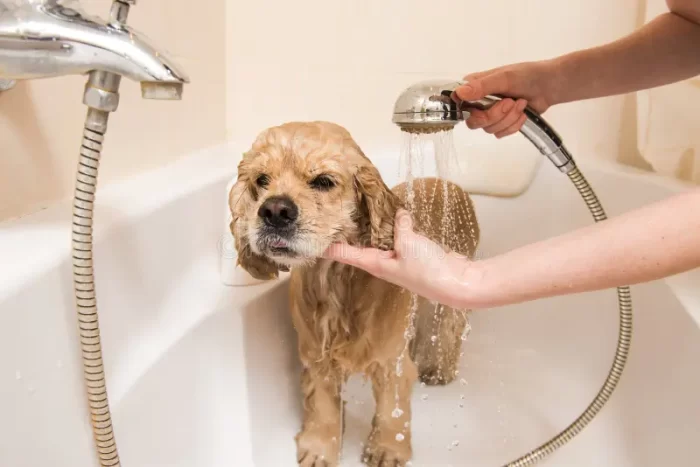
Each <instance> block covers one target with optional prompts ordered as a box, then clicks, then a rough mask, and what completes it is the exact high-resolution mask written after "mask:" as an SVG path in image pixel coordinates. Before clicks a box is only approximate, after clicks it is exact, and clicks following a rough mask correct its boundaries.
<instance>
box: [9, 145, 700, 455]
mask: <svg viewBox="0 0 700 467" xmlns="http://www.w3.org/2000/svg"><path fill="white" fill-rule="evenodd" d="M239 154H240V151H238V150H236V149H234V150H231V149H230V148H227V147H222V148H217V149H213V150H211V151H206V152H203V153H201V154H196V155H193V156H192V157H191V158H189V159H186V160H182V161H181V162H179V163H177V164H175V165H173V166H170V167H167V168H164V169H161V170H158V171H156V172H153V173H149V174H146V175H143V176H140V177H137V178H135V179H132V180H128V181H126V182H124V183H121V184H118V185H113V186H110V187H108V188H106V189H104V190H100V191H99V192H98V203H97V206H96V219H95V221H96V246H95V261H96V262H95V264H96V281H97V282H96V286H97V294H98V307H99V310H100V318H101V330H102V338H103V349H104V358H105V364H106V369H107V381H108V390H109V397H110V402H111V408H112V414H113V420H114V429H115V433H116V440H117V444H118V447H119V453H120V455H121V460H122V465H123V466H124V467H247V466H253V465H255V466H260V467H284V466H294V465H296V463H295V446H294V441H293V437H294V435H295V433H296V431H297V429H298V427H299V424H300V408H299V405H300V397H299V391H298V389H297V378H298V373H299V368H298V364H297V355H296V348H295V334H294V332H293V329H292V327H291V325H290V321H289V317H288V314H287V295H286V281H285V280H282V281H278V282H274V283H267V284H262V285H255V286H248V287H226V286H224V285H222V284H221V282H220V277H219V261H220V259H221V258H220V256H221V251H222V249H221V239H222V236H221V232H222V230H221V227H222V218H221V215H222V213H223V212H224V210H225V202H226V193H225V191H226V185H227V182H228V181H229V180H230V179H231V177H232V176H233V175H234V173H235V166H236V162H237V160H238V155H239ZM372 154H379V153H372ZM374 160H375V162H376V163H377V165H378V166H379V167H380V169H381V170H382V172H383V173H384V175H385V177H386V178H387V182H389V183H390V184H391V183H394V182H396V179H395V177H396V174H397V170H396V168H395V166H396V160H397V159H396V156H395V155H394V154H391V153H389V152H387V153H386V154H385V156H374ZM580 166H581V167H582V169H583V170H584V173H585V175H586V176H587V177H588V179H589V181H590V182H591V183H592V185H593V187H594V189H595V190H596V192H597V193H598V195H599V197H600V199H601V201H602V202H603V204H604V207H605V208H606V210H607V212H608V214H609V215H611V216H612V215H616V214H619V213H621V212H623V211H625V210H628V209H630V208H633V207H635V206H638V205H641V204H643V203H647V202H650V201H653V200H657V199H661V198H663V197H665V196H668V195H670V194H671V193H673V192H675V191H678V190H681V189H683V188H684V187H683V186H681V185H677V184H675V183H671V182H666V181H662V180H661V179H658V178H656V177H653V176H648V175H642V174H636V173H634V172H632V171H629V170H622V169H620V168H619V167H607V166H603V165H600V164H599V163H584V162H583V161H581V162H580ZM550 193H551V194H550ZM477 209H478V216H479V220H480V223H481V226H482V232H483V242H482V245H481V251H482V254H496V253H498V252H502V251H505V250H507V249H510V248H513V247H515V246H518V245H521V244H524V243H526V242H531V241H534V240H539V239H543V238H545V237H549V236H552V235H555V234H559V233H562V232H564V231H567V230H570V229H574V228H576V227H579V226H583V225H586V224H588V223H590V222H592V221H591V219H590V215H589V213H588V211H587V210H586V208H585V206H584V204H583V202H582V201H581V200H580V199H579V195H578V193H577V192H576V191H575V189H574V188H573V186H572V185H571V184H570V182H569V180H568V178H567V177H566V176H564V175H562V174H560V173H559V172H558V171H556V170H555V169H554V168H553V167H552V166H551V165H550V164H549V163H548V162H546V161H545V162H544V163H542V164H541V165H540V167H539V169H538V172H537V176H536V179H535V181H534V183H533V185H532V186H531V187H530V189H529V190H528V191H527V192H526V193H525V194H523V195H522V196H519V197H517V198H511V199H503V198H501V199H499V198H490V197H477ZM70 211H71V210H70V203H69V202H68V201H67V202H66V203H64V204H61V205H59V206H55V207H52V208H50V209H47V210H44V211H42V212H39V213H37V214H35V215H32V216H28V217H26V218H23V219H20V220H18V221H15V222H12V223H8V224H3V225H0V261H1V264H0V278H1V279H0V346H1V349H2V351H1V352H0V388H2V394H3V397H2V399H1V400H0V466H2V467H39V466H47V465H51V466H54V467H93V466H96V465H97V463H96V457H95V456H94V454H93V446H92V439H91V432H90V427H89V424H88V418H89V417H88V413H87V408H86V403H85V399H84V392H83V386H82V384H83V380H82V367H81V360H80V357H79V346H78V341H77V332H76V328H77V325H76V316H75V311H74V299H73V292H72V270H71V266H70V252H69V247H70V234H69V232H70V228H69V223H70ZM513 225H521V226H527V228H522V229H520V230H519V231H517V232H514V231H513V229H512V226H513ZM693 284H694V288H693ZM698 284H700V280H699V279H698V274H697V271H695V272H693V273H688V274H685V275H682V276H678V277H675V278H673V279H672V280H668V281H659V282H655V283H651V284H648V285H644V286H638V287H633V288H632V298H633V304H634V312H635V321H634V335H633V340H632V353H631V355H630V359H629V364H628V366H627V368H626V370H625V373H624V377H623V381H622V383H621V385H620V386H619V388H618V390H617V391H616V392H615V394H614V395H613V397H612V399H611V401H610V403H609V404H608V405H607V406H606V407H605V409H604V410H603V411H602V413H601V414H600V415H599V416H598V418H596V419H595V420H594V421H593V422H592V423H591V424H590V425H589V426H588V427H587V428H586V429H585V430H584V431H583V433H582V434H580V435H579V436H578V437H577V438H575V439H574V440H573V441H572V442H571V443H570V444H568V445H566V446H565V447H564V448H563V449H561V450H560V451H558V452H557V453H555V454H554V455H553V456H551V457H550V458H548V459H547V461H546V462H544V464H545V465H553V466H567V467H568V466H594V465H595V466H610V467H612V466H615V467H646V466H648V467H660V466H665V465H668V466H671V465H673V466H675V465H679V466H680V465H683V466H689V465H697V460H696V459H697V458H698V456H700V443H698V440H700V397H699V395H700V372H699V371H698V369H699V368H700V365H699V364H698V356H700V330H699V329H698V322H700V287H698ZM617 320H618V314H617V302H616V294H615V291H614V290H610V291H604V292H599V293H588V294H581V295H577V296H569V297H561V298H555V299H548V300H541V301H538V302H533V303H529V304H525V305H519V306H511V307H504V308H502V309H497V310H491V311H484V312H481V313H478V314H475V315H474V316H473V317H472V326H473V331H472V334H471V336H470V337H469V340H468V341H467V342H466V344H465V347H464V352H465V355H464V357H463V359H462V365H461V370H460V371H461V374H460V377H461V378H464V380H465V382H466V383H467V384H466V385H465V384H460V382H455V383H453V384H452V385H450V386H448V387H445V388H422V387H420V386H416V389H415V397H414V402H413V404H414V405H413V407H414V414H415V415H414V421H413V433H414V448H415V458H414V462H413V465H414V466H434V467H437V466H443V467H447V466H450V465H451V466H455V467H456V466H478V467H489V466H494V467H495V466H500V465H503V464H505V463H506V462H508V461H511V460H514V459H515V458H517V457H518V456H520V455H522V454H524V453H525V452H527V451H529V450H530V449H532V448H535V447H536V446H538V445H539V444H540V443H542V442H544V441H546V440H548V439H549V438H551V437H552V436H554V435H556V434H557V433H558V432H559V431H560V430H561V429H563V428H564V427H566V426H567V425H568V424H569V423H570V422H571V421H573V420H574V418H575V417H576V416H578V415H579V413H580V412H581V411H582V410H583V409H584V408H585V407H586V406H587V404H588V403H589V402H590V401H591V400H592V398H593V397H594V395H595V393H596V392H597V390H598V389H599V386H600V384H602V382H603V380H604V378H605V376H606V374H607V371H608V369H609V366H610V364H611V361H612V356H613V352H614V349H615V344H616V338H617V331H618V321H617ZM462 396H463V398H462ZM345 397H346V400H347V401H348V403H347V407H346V417H347V431H346V434H345V438H344V445H345V450H344V460H343V465H345V466H355V465H359V462H358V460H359V449H360V448H359V446H360V443H361V442H362V441H363V440H364V437H365V436H366V434H367V430H368V427H369V421H370V417H371V413H372V410H373V402H372V398H371V393H370V387H369V386H363V384H362V382H361V380H360V379H357V378H355V379H353V380H352V381H351V382H350V384H349V385H348V387H347V388H346V396H345ZM426 397H427V398H426ZM424 399H425V400H424ZM460 404H463V407H462V406H460ZM455 441H458V442H459V444H458V445H454V443H453V442H455Z"/></svg>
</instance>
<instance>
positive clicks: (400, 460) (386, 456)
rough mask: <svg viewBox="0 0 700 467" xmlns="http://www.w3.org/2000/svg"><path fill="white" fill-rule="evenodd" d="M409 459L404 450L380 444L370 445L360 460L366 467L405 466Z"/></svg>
mask: <svg viewBox="0 0 700 467" xmlns="http://www.w3.org/2000/svg"><path fill="white" fill-rule="evenodd" d="M409 460H410V455H407V454H406V452H402V450H397V449H396V448H394V447H391V446H382V445H373V446H372V445H370V446H368V447H366V448H365V450H364V453H363V455H362V462H363V463H364V464H365V465H367V466H368V467H406V464H407V463H408V461H409Z"/></svg>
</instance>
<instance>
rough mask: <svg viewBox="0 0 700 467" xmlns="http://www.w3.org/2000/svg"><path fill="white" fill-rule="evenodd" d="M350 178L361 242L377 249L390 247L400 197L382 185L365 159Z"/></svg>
mask: <svg viewBox="0 0 700 467" xmlns="http://www.w3.org/2000/svg"><path fill="white" fill-rule="evenodd" d="M354 181H355V189H356V191H357V195H358V211H359V224H360V232H361V234H362V238H361V240H360V241H361V243H363V244H365V245H366V246H371V247H373V248H379V249H381V250H392V249H393V248H394V218H395V216H396V211H397V210H398V209H399V208H400V207H401V201H400V200H399V198H398V197H397V196H396V195H395V194H394V193H393V192H392V191H391V190H390V189H389V187H387V186H386V184H385V183H384V180H382V177H381V175H380V174H379V171H378V170H377V168H376V167H375V166H374V164H372V163H371V162H370V161H369V160H367V161H366V162H365V163H362V164H361V165H360V166H358V168H357V172H356V174H355V180H354Z"/></svg>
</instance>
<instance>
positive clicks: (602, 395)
mask: <svg viewBox="0 0 700 467" xmlns="http://www.w3.org/2000/svg"><path fill="white" fill-rule="evenodd" d="M567 175H568V176H569V179H571V182H572V183H573V184H574V186H575V187H576V189H577V190H578V192H579V193H580V194H581V197H582V198H583V200H584V201H585V202H586V206H588V209H589V210H590V211H591V214H592V215H593V219H594V220H595V222H600V221H603V220H605V219H607V216H606V215H605V211H604V210H603V206H601V204H600V202H599V201H598V197H597V196H596V195H595V193H594V192H593V189H592V188H591V186H590V185H589V184H588V181H586V178H585V177H584V176H583V174H582V173H581V171H580V170H579V169H578V168H577V167H574V168H573V169H571V170H570V171H569V172H567ZM617 299H618V303H619V309H620V330H619V335H618V341H617V349H616V350H615V358H614V361H613V364H612V368H611V369H610V372H609V373H608V376H607V378H606V379H605V383H603V386H602V387H601V389H600V391H599V392H598V394H597V395H596V397H595V398H594V399H593V401H592V402H591V403H590V405H589V406H588V407H587V408H586V410H585V411H584V412H583V413H582V414H581V415H580V416H579V417H578V418H577V419H576V420H575V421H574V422H573V423H571V425H569V426H568V427H567V428H566V429H565V430H564V431H562V432H561V433H559V434H558V435H557V436H555V437H554V438H552V439H550V440H549V441H547V442H546V443H544V444H543V445H541V446H540V447H538V448H537V449H534V450H532V451H530V452H529V453H527V454H526V455H524V456H522V457H521V458H519V459H517V460H515V461H513V462H510V463H509V464H506V467H525V466H528V465H533V464H535V463H537V462H539V461H540V460H542V459H544V458H545V457H546V456H548V455H550V454H552V453H553V452H554V451H556V450H557V449H559V448H560V447H562V446H564V445H565V444H566V443H568V442H569V441H571V440H572V439H573V438H574V437H575V436H576V435H578V434H579V433H580V432H581V431H582V430H583V429H584V428H585V427H586V425H588V423H590V422H591V420H593V418H595V416H596V415H597V414H598V412H600V410H601V409H602V408H603V406H604V405H605V404H606V402H607V401H608V399H609V398H610V396H611V395H612V393H613V391H614V390H615V388H616V387H617V385H618V383H619V382H620V377H621V376H622V370H623V369H624V367H625V363H626V362H627V355H628V354H629V349H630V341H631V339H632V298H631V295H630V289H629V287H627V286H625V287H618V288H617Z"/></svg>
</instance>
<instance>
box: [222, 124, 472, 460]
mask: <svg viewBox="0 0 700 467" xmlns="http://www.w3.org/2000/svg"><path fill="white" fill-rule="evenodd" d="M413 183H414V187H415V188H416V190H417V189H418V188H417V187H418V185H420V189H421V190H422V193H423V195H421V196H415V201H414V205H413V207H412V213H413V218H414V228H415V229H416V231H418V232H420V233H422V234H424V235H427V236H428V237H430V238H432V239H433V240H435V241H437V242H440V238H441V231H440V229H441V226H442V225H443V216H444V210H443V203H445V202H448V203H449V206H450V210H451V212H452V214H451V217H450V222H453V223H455V225H457V224H459V225H469V224H471V225H472V228H471V229H462V230H461V231H459V229H456V230H457V231H455V234H454V235H450V236H449V238H447V240H446V241H445V242H443V243H442V244H443V246H444V247H445V248H446V249H448V250H451V251H454V252H456V253H459V254H462V255H465V256H467V257H473V254H474V250H475V249H476V246H477V243H478V239H479V229H478V225H477V224H476V215H475V213H474V209H473V204H472V201H471V199H470V197H469V195H468V194H467V193H466V192H464V191H463V190H462V189H460V188H459V187H457V186H456V185H454V184H452V183H447V186H445V185H443V183H445V182H442V181H440V180H437V179H432V178H431V179H422V180H416V181H415V182H413ZM407 188H408V186H407V184H406V183H404V184H400V185H398V186H397V187H395V188H394V189H393V190H390V189H389V188H388V187H387V186H386V185H385V184H384V182H383V180H382V178H381V176H380V174H379V172H378V171H377V169H376V168H375V167H374V165H373V164H372V163H371V162H370V160H369V159H368V158H367V157H366V156H365V155H364V154H363V152H362V151H361V150H360V148H359V147H358V145H357V144H356V143H355V142H354V141H353V139H352V137H351V135H350V134H349V133H348V132H347V131H346V130H345V129H344V128H342V127H340V126H338V125H336V124H333V123H328V122H293V123H287V124H284V125H281V126H277V127H273V128H269V129H267V130H265V131H264V132H262V133H261V134H260V135H259V136H258V138H257V139H256V141H255V142H254V144H253V145H252V147H251V148H250V150H249V151H248V152H246V153H245V154H244V156H243V159H242V161H241V162H240V164H239V166H238V179H237V182H236V183H235V185H234V186H233V188H232V189H231V192H230V196H229V206H230V209H231V213H232V218H233V220H232V222H231V231H232V234H233V236H234V238H235V246H236V249H237V252H238V257H239V259H238V261H239V264H240V266H241V267H243V268H244V269H245V270H246V271H248V272H249V273H250V274H251V275H252V276H254V277H256V278H258V279H273V278H276V277H277V276H278V271H280V270H285V271H286V270H291V277H290V288H291V290H290V294H291V295H290V298H291V317H292V321H293V324H294V327H295V328H296V331H297V334H298V342H299V347H298V351H299V357H300V359H301V363H302V365H303V371H302V375H301V385H302V393H303V395H304V400H303V407H304V415H303V422H302V426H301V430H300V432H299V433H298V434H297V436H296V443H297V458H298V462H299V465H301V466H303V467H319V466H333V465H337V463H338V458H339V453H340V450H341V446H340V441H339V440H341V439H342V436H341V431H342V430H343V428H344V424H343V421H342V420H341V413H342V412H341V399H340V392H341V385H342V384H343V383H344V382H345V380H346V379H347V377H348V376H349V375H350V374H352V373H362V374H364V375H366V376H367V377H368V378H370V379H371V381H372V387H373V392H374V397H375V400H376V412H375V415H374V419H373V422H372V427H371V432H370V436H369V440H368V442H367V443H366V448H365V452H364V458H363V460H364V462H365V463H366V464H367V465H370V466H392V467H393V466H403V465H405V464H406V462H407V461H409V459H410V458H411V455H412V449H411V431H410V419H411V405H410V401H411V391H412V387H413V385H414V383H415V382H416V380H418V379H420V380H421V381H424V382H426V383H427V384H447V383H449V382H451V381H452V380H453V379H454V377H455V370H456V368H457V364H458V360H459V355H460V346H461V339H460V336H461V335H462V333H463V332H464V330H465V327H466V326H468V323H467V322H466V317H465V314H464V313H460V312H459V311H457V310H453V309H451V308H448V307H442V306H437V305H435V304H432V303H429V302H428V301H427V300H424V299H422V298H420V297H419V298H418V299H417V300H418V302H419V303H418V311H417V313H416V314H415V315H414V316H415V320H414V328H413V329H414V332H412V333H409V334H408V336H409V338H408V340H409V342H408V343H407V342H406V341H407V339H406V337H405V334H406V330H407V324H408V323H409V317H410V313H411V310H412V308H413V310H414V311H415V310H416V306H415V304H414V303H412V300H414V298H413V296H412V294H411V293H408V292H407V291H405V290H402V289H401V288H399V287H397V286H395V285H392V284H390V283H388V282H386V281H383V280H380V279H378V278H375V277H373V276H371V275H369V274H368V273H366V272H364V271H362V270H360V269H357V268H354V267H351V266H347V265H344V264H341V263H338V262H333V261H330V260H327V259H323V258H321V256H322V253H323V252H324V251H325V249H326V248H327V247H328V246H329V245H330V244H331V243H332V242H337V241H342V242H348V243H350V244H354V245H361V246H371V247H375V248H380V249H385V250H391V249H392V247H393V242H394V217H395V214H396V211H397V209H399V208H400V207H403V206H404V205H405V200H406V199H407V197H406V195H407ZM436 308H439V309H440V311H441V314H440V316H441V319H440V320H439V323H438V324H437V325H436V324H435V323H436V320H435V319H434V310H435V309H436ZM436 326H437V327H438V329H436ZM436 341H437V343H438V344H439V345H436Z"/></svg>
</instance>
